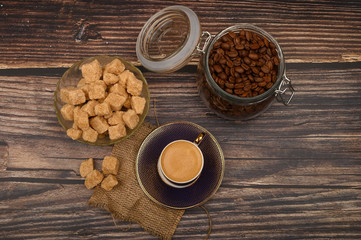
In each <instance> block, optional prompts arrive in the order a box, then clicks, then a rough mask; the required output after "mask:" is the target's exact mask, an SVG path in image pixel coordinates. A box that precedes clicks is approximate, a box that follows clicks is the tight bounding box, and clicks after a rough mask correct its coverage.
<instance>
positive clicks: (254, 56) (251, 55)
mask: <svg viewBox="0 0 361 240" xmlns="http://www.w3.org/2000/svg"><path fill="white" fill-rule="evenodd" d="M248 57H249V58H250V59H252V60H258V54H257V53H250V54H248Z"/></svg>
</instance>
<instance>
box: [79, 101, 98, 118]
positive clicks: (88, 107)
mask: <svg viewBox="0 0 361 240" xmlns="http://www.w3.org/2000/svg"><path fill="white" fill-rule="evenodd" d="M97 104H98V102H97V101H96V100H90V101H88V102H87V103H86V104H84V105H83V106H82V107H81V110H83V111H84V112H86V113H87V114H88V116H89V117H93V116H95V115H96V114H95V111H94V108H95V106H96V105H97Z"/></svg>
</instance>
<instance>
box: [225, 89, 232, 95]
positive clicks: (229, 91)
mask: <svg viewBox="0 0 361 240" xmlns="http://www.w3.org/2000/svg"><path fill="white" fill-rule="evenodd" d="M224 90H225V91H226V92H228V93H230V94H233V89H229V88H225V89H224Z"/></svg>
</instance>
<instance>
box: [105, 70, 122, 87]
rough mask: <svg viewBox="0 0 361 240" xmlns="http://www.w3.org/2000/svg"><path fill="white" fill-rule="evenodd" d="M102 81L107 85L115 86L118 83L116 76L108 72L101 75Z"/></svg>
mask: <svg viewBox="0 0 361 240" xmlns="http://www.w3.org/2000/svg"><path fill="white" fill-rule="evenodd" d="M103 81H104V82H105V83H106V84H107V85H111V84H115V83H117V82H118V81H119V78H118V76H117V75H115V74H113V73H110V72H104V74H103Z"/></svg>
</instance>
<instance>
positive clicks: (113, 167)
mask: <svg viewBox="0 0 361 240" xmlns="http://www.w3.org/2000/svg"><path fill="white" fill-rule="evenodd" d="M118 169H119V161H118V159H117V158H116V157H113V156H105V157H104V160H103V163H102V171H103V173H104V174H113V175H117V173H118Z"/></svg>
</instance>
